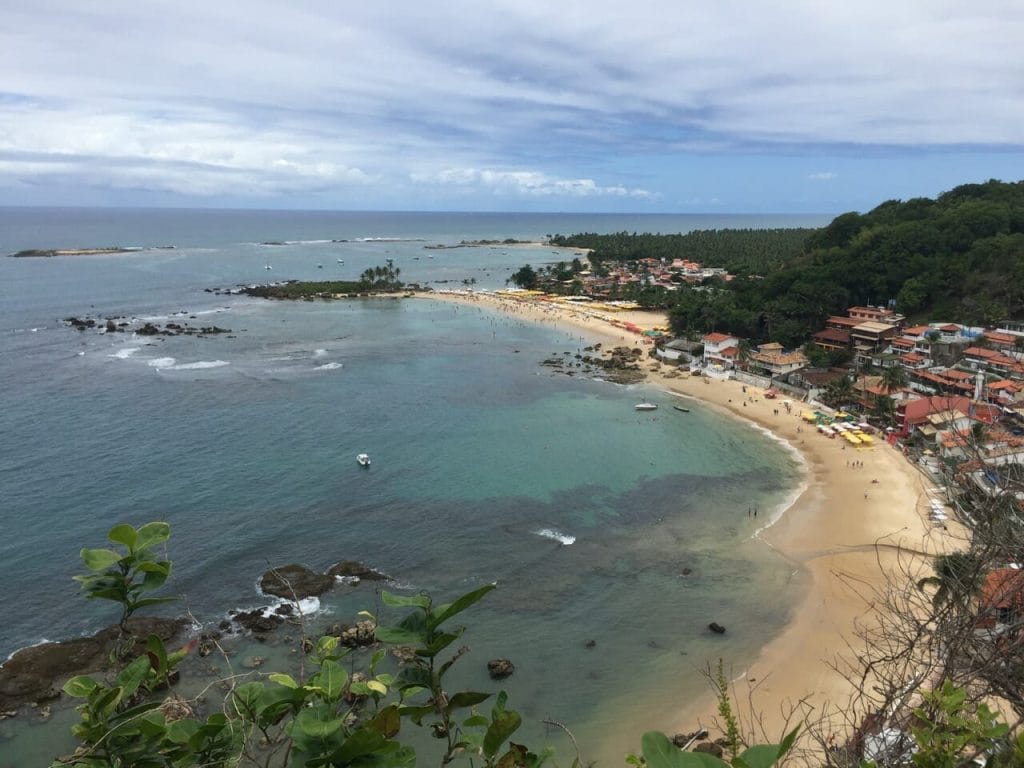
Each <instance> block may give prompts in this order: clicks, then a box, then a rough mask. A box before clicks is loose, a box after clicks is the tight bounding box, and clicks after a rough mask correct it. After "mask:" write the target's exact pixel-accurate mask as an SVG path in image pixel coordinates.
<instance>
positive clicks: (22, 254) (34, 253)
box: [7, 245, 174, 259]
mask: <svg viewBox="0 0 1024 768" xmlns="http://www.w3.org/2000/svg"><path fill="white" fill-rule="evenodd" d="M173 248H174V246H173V245H165V246H160V247H159V249H160V250H168V249H173ZM147 250H153V249H151V248H142V247H141V246H130V247H129V246H120V245H113V246H108V247H103V248H29V249H27V250H24V251H17V252H16V253H9V254H7V255H8V256H10V257H11V258H14V259H33V258H43V259H49V258H53V257H54V256H105V255H108V254H114V253H139V252H141V251H147Z"/></svg>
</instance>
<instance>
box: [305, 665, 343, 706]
mask: <svg viewBox="0 0 1024 768" xmlns="http://www.w3.org/2000/svg"><path fill="white" fill-rule="evenodd" d="M310 683H311V684H313V685H314V686H316V687H318V688H319V689H320V690H322V691H323V692H324V696H326V697H327V699H328V700H329V701H337V700H338V699H339V698H341V694H342V693H344V692H345V684H346V683H348V672H346V671H345V669H344V668H343V667H342V666H341V665H340V664H339V663H338V662H336V661H334V660H333V659H324V663H323V664H321V665H320V671H319V672H317V673H316V674H315V675H313V677H312V679H311V680H310Z"/></svg>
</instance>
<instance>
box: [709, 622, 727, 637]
mask: <svg viewBox="0 0 1024 768" xmlns="http://www.w3.org/2000/svg"><path fill="white" fill-rule="evenodd" d="M708 629H710V630H711V631H712V632H714V633H715V634H716V635H724V634H725V627H723V626H722V625H721V624H719V623H718V622H717V621H712V622H711V623H710V624H708Z"/></svg>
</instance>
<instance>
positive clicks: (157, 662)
mask: <svg viewBox="0 0 1024 768" xmlns="http://www.w3.org/2000/svg"><path fill="white" fill-rule="evenodd" d="M146 653H148V654H149V661H150V666H151V667H152V668H153V670H154V671H156V672H157V673H158V674H160V675H165V674H167V672H168V671H170V670H169V669H168V663H167V648H166V647H165V646H164V642H163V640H161V639H160V638H159V637H157V636H156V635H150V636H149V637H147V638H146Z"/></svg>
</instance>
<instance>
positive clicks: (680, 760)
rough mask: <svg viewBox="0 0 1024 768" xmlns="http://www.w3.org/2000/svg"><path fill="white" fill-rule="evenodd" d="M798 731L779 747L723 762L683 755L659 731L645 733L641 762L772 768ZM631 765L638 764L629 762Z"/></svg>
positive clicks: (669, 767)
mask: <svg viewBox="0 0 1024 768" xmlns="http://www.w3.org/2000/svg"><path fill="white" fill-rule="evenodd" d="M799 730H800V729H799V728H794V729H793V730H792V731H791V732H790V733H788V734H787V735H786V737H785V738H784V739H783V740H782V742H781V743H780V744H758V745H756V746H753V747H750V748H749V749H746V750H744V751H743V752H742V753H740V754H737V755H735V756H733V758H732V760H731V761H729V762H726V761H724V760H722V759H721V758H718V757H715V756H714V755H710V754H707V753H706V752H685V751H683V750H681V749H679V748H678V747H676V746H675V745H674V744H673V743H672V742H671V741H669V739H668V737H667V736H665V734H663V733H661V732H660V731H648V732H647V733H645V734H644V735H643V738H642V739H641V748H642V750H643V763H644V764H645V765H646V766H647V768H729V766H730V765H731V766H732V768H771V766H773V765H776V764H777V763H779V762H780V761H781V760H782V759H783V758H784V757H785V756H786V755H787V754H788V753H789V751H790V750H791V749H792V748H793V744H794V742H795V741H796V737H797V734H798V733H799ZM630 762H632V763H633V764H636V763H637V762H638V761H636V760H631V761H630Z"/></svg>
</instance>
